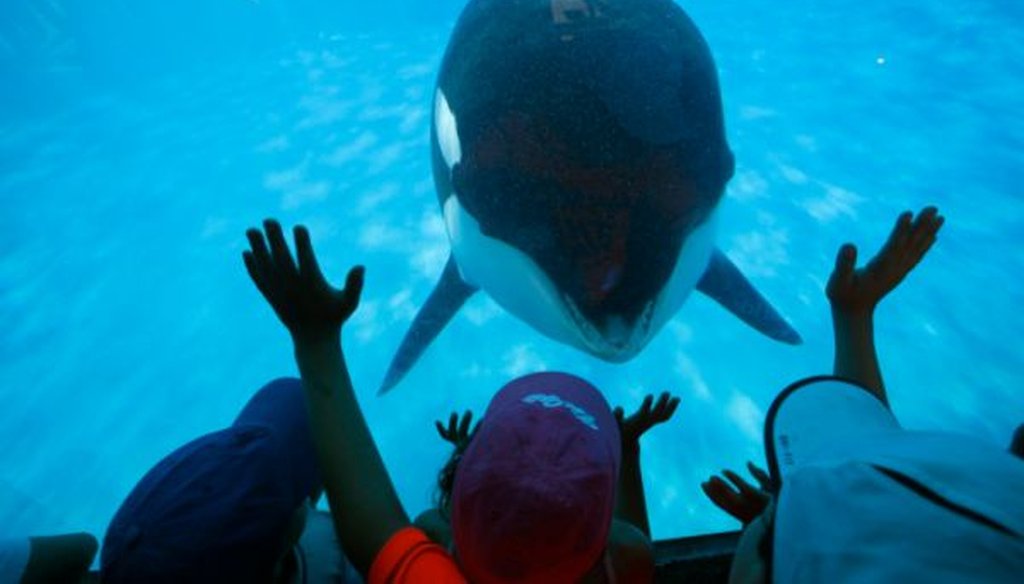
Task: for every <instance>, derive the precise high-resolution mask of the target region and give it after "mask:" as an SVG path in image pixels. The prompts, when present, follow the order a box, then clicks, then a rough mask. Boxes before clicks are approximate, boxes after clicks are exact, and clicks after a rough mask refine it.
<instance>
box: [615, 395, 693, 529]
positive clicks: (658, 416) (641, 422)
mask: <svg viewBox="0 0 1024 584" xmlns="http://www.w3.org/2000/svg"><path fill="white" fill-rule="evenodd" d="M678 407H679V398H678V397H673V396H672V395H670V394H669V393H668V392H664V393H662V394H661V395H660V396H659V397H658V401H657V402H654V396H653V395H648V396H647V397H645V398H644V401H643V403H642V404H641V405H640V409H638V410H637V411H636V412H634V413H633V415H631V416H629V417H628V418H627V417H625V414H624V413H623V411H622V408H621V407H618V408H615V411H614V414H615V419H616V420H617V421H618V422H619V433H620V435H621V437H622V468H620V469H619V483H618V486H617V488H616V491H615V493H616V496H615V518H616V519H620V520H622V521H625V522H627V523H631V524H632V525H633V526H635V527H636V528H637V529H639V530H640V531H642V532H643V533H644V535H646V536H647V539H650V538H651V526H650V521H649V520H648V517H647V500H646V498H645V497H644V482H643V474H642V473H641V471H640V437H641V436H643V435H644V433H645V432H647V431H648V430H650V429H651V428H653V427H654V426H657V425H658V424H661V423H664V422H667V421H668V420H669V419H671V418H672V416H673V415H674V414H675V413H676V408H678Z"/></svg>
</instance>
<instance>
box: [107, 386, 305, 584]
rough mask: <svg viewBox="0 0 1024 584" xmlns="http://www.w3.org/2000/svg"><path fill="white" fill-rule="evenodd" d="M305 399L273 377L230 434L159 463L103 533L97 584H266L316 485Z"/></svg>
mask: <svg viewBox="0 0 1024 584" xmlns="http://www.w3.org/2000/svg"><path fill="white" fill-rule="evenodd" d="M304 399H305V398H304V395H303V391H302V385H301V382H300V381H299V380H297V379H288V378H284V379H278V380H275V381H273V382H271V383H269V384H267V385H266V386H264V387H263V388H262V389H260V390H259V391H258V392H257V393H256V394H255V395H254V396H253V397H252V398H251V399H250V400H249V403H248V404H246V406H245V408H243V409H242V412H241V413H240V414H239V416H238V418H237V419H236V420H235V422H234V424H232V425H231V427H229V428H226V429H224V430H220V431H217V432H212V433H210V434H206V435H204V436H201V437H200V438H197V439H196V440H193V441H192V442H189V443H188V444H186V445H184V446H182V447H181V448H179V449H177V450H175V451H174V452H172V453H171V454H170V455H168V456H167V457H165V458H164V459H163V460H161V461H160V462H159V463H157V465H156V466H154V467H153V468H152V469H151V470H150V471H149V472H148V473H146V475H145V476H144V477H143V478H142V480H140V481H139V483H138V484H137V485H136V486H135V488H134V489H133V490H132V492H131V493H130V494H129V495H128V497H127V498H126V499H125V501H124V503H122V505H121V508H120V509H118V511H117V513H116V514H115V515H114V518H113V520H112V521H111V522H110V526H109V527H108V528H107V533H106V536H105V537H104V539H103V551H102V554H101V561H100V564H101V570H102V579H103V581H104V582H115V583H116V582H147V583H159V582H192V583H197V584H200V583H204V582H211V583H212V582H218V583H220V582H260V581H269V579H270V577H271V575H272V573H273V568H274V564H275V562H276V561H277V559H278V558H279V557H280V556H281V554H282V552H284V551H285V550H284V549H283V545H284V541H285V533H286V530H287V528H288V526H289V523H290V521H291V520H292V517H293V516H294V514H295V512H296V510H297V509H298V508H299V506H300V505H301V504H302V503H303V501H304V500H305V499H306V498H308V497H311V496H313V495H314V494H315V493H317V492H318V491H319V490H320V488H321V484H320V476H319V472H318V469H317V466H316V460H315V453H314V451H313V444H312V440H311V437H310V432H309V419H308V414H307V412H306V406H305V401H304Z"/></svg>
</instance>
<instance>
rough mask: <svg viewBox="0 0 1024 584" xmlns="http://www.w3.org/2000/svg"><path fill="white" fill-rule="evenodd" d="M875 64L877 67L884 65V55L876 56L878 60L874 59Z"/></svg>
mask: <svg viewBox="0 0 1024 584" xmlns="http://www.w3.org/2000/svg"><path fill="white" fill-rule="evenodd" d="M875 63H878V64H879V65H885V55H878V58H877V59H875Z"/></svg>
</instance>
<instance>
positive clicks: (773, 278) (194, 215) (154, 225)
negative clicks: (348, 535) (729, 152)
mask: <svg viewBox="0 0 1024 584" xmlns="http://www.w3.org/2000/svg"><path fill="white" fill-rule="evenodd" d="M78 4H81V3H71V2H62V1H60V0H49V1H31V0H22V1H20V2H19V1H13V2H4V3H3V5H2V6H0V106H2V110H0V324H2V328H0V525H3V526H4V527H3V530H5V531H9V532H10V533H11V534H16V533H46V532H54V531H64V530H69V531H70V530H87V531H91V532H93V533H95V534H97V535H101V534H102V533H103V531H104V530H105V528H106V524H107V522H108V520H109V518H110V517H111V515H112V513H113V512H114V510H115V509H116V508H117V506H118V504H119V503H120V501H121V499H122V498H123V497H124V496H125V495H126V494H127V493H128V491H129V490H130V489H131V487H132V486H133V485H134V483H135V481H136V480H137V479H138V478H139V477H140V476H141V475H142V474H143V473H144V472H145V471H146V470H147V469H148V468H149V467H150V466H151V465H153V464H154V463H155V462H156V461H157V460H158V459H159V458H160V457H162V456H163V455H165V454H167V453H168V452H170V451H171V450H172V449H174V448H175V447H177V446H179V445H181V444H182V443H184V442H186V441H188V440H190V439H192V438H194V437H196V436H197V435H199V434H202V433H204V432H207V431H210V430H214V429H217V428H219V427H222V426H225V425H227V424H229V423H230V421H231V420H232V418H233V417H234V415H235V413H236V412H237V411H238V409H239V407H240V406H241V405H242V404H243V403H244V402H245V400H246V399H247V397H248V395H250V393H251V392H252V391H254V390H255V389H256V388H257V387H259V386H260V385H261V384H262V383H264V382H265V381H267V380H268V379H270V378H272V377H275V376H280V375H291V374H295V372H296V371H295V366H294V363H293V360H292V354H291V350H290V345H289V341H288V338H287V335H286V334H285V332H284V330H283V329H282V328H281V326H280V325H279V324H278V323H277V321H276V320H275V318H274V315H273V313H272V311H271V310H270V309H269V308H268V307H267V306H265V305H264V301H263V300H262V298H261V297H260V296H259V294H258V293H257V292H256V290H255V289H254V288H253V286H252V285H251V283H250V282H249V281H248V278H247V276H246V273H245V270H244V267H243V265H242V262H241V258H240V255H241V251H242V250H243V248H244V244H245V240H244V236H243V234H244V230H245V229H246V228H247V227H248V226H250V225H255V224H257V222H258V221H260V220H261V219H262V218H263V217H266V216H275V217H277V218H279V219H280V220H282V222H284V223H285V224H293V223H296V222H302V223H305V224H306V225H308V226H309V227H310V230H311V232H312V235H313V240H314V244H315V245H316V247H317V250H318V253H319V255H320V257H321V260H322V263H323V265H324V271H325V273H327V274H328V275H329V276H330V277H333V278H334V279H335V280H336V281H339V282H340V279H341V278H342V277H343V276H344V273H345V270H346V269H347V267H348V266H350V265H351V264H353V263H355V262H360V263H364V264H366V265H367V268H368V274H367V287H366V290H365V293H364V297H363V302H362V307H361V308H360V310H359V312H358V314H357V315H356V316H355V317H354V319H353V321H352V322H351V324H350V325H349V326H348V327H347V329H346V333H345V343H346V347H347V353H348V357H349V363H350V366H351V369H352V375H353V378H354V380H355V383H356V387H357V390H358V392H359V395H360V400H361V403H362V405H363V408H364V412H365V414H366V416H367V419H368V421H369V424H370V427H371V428H372V430H373V432H374V436H375V437H376V439H377V441H378V443H379V445H380V447H381V450H382V453H383V456H384V459H385V461H386V462H387V465H388V467H389V469H390V470H391V472H392V475H393V477H394V480H395V482H396V485H397V487H398V491H399V493H400V495H401V497H402V499H403V501H404V503H405V505H406V507H407V509H408V510H409V512H410V513H413V514H415V513H417V512H418V511H420V510H421V509H422V508H424V507H425V506H426V505H427V504H428V502H429V498H430V495H431V493H432V489H433V484H434V480H435V477H436V472H437V470H438V468H439V467H440V465H441V464H442V462H443V461H444V459H445V457H446V449H445V444H444V443H443V442H442V441H441V440H440V439H438V438H437V437H436V434H435V432H434V430H433V427H432V422H433V420H434V419H436V418H440V417H444V416H446V415H447V414H448V412H450V411H451V410H453V409H464V408H472V409H473V410H474V411H477V412H481V411H482V410H483V408H484V407H485V405H486V403H487V401H488V399H489V397H490V395H491V394H492V393H493V391H494V390H495V389H497V388H498V387H499V386H500V385H501V384H502V383H503V382H504V381H506V380H507V379H508V378H509V377H510V376H514V375H517V374H521V373H526V372H530V371H535V370H540V369H558V370H567V371H572V372H575V373H578V374H580V375H583V376H585V377H587V378H589V379H590V380H592V381H593V382H594V383H595V384H597V385H598V386H599V387H601V388H602V389H603V390H604V391H605V393H606V394H607V396H608V397H609V399H610V401H611V402H613V403H615V404H623V405H625V406H626V408H627V409H629V408H631V407H634V406H635V405H637V404H638V403H639V401H640V400H641V398H642V396H643V395H644V394H645V393H648V392H657V391H661V390H665V389H667V390H671V391H673V392H676V393H677V394H678V395H680V396H681V397H682V400H683V401H682V406H681V407H680V410H679V412H678V413H677V414H676V417H675V419H674V420H672V422H671V423H670V424H668V425H666V426H663V427H659V428H657V429H655V430H653V431H652V432H651V434H650V435H649V436H647V437H646V438H645V443H644V450H643V468H644V477H645V482H646V489H647V497H648V505H649V509H650V513H651V515H652V526H653V530H654V535H655V536H656V537H658V538H663V537H671V536H679V535H686V534H694V533H703V532H708V531H717V530H725V529H732V528H735V527H737V525H736V523H735V522H734V521H732V520H731V519H729V518H728V517H727V516H726V515H725V514H724V513H722V512H720V511H718V510H717V509H716V508H714V507H713V506H712V505H711V504H710V503H709V502H707V501H706V500H705V499H704V498H703V495H702V494H701V492H700V489H699V483H700V482H701V481H702V480H704V479H706V478H707V476H708V475H709V473H712V472H715V471H717V470H719V469H721V468H724V467H733V468H735V467H739V466H741V465H742V464H743V463H744V462H745V461H746V460H747V459H753V460H755V461H759V460H761V459H762V454H761V452H762V449H761V443H760V432H761V423H762V419H763V414H764V411H765V409H766V408H767V405H768V404H769V403H770V401H771V398H772V397H773V395H774V393H775V392H777V391H778V390H779V389H780V388H782V387H783V386H785V385H786V384H788V383H789V382H791V381H793V380H795V379H797V378H799V377H802V376H805V375H809V374H815V373H821V372H827V371H828V370H829V369H830V367H831V333H830V329H829V321H828V309H827V304H826V302H825V299H824V295H823V291H822V289H823V285H824V281H825V279H826V277H827V275H828V273H829V270H830V268H831V263H832V260H833V257H834V252H835V250H836V248H837V247H838V246H839V245H840V244H841V243H842V242H844V241H848V240H850V241H854V242H857V243H858V244H860V245H861V248H862V257H863V256H867V254H869V253H873V252H874V250H876V249H877V247H878V246H879V245H880V244H881V242H882V241H883V240H884V238H885V235H886V234H887V233H888V230H889V229H890V226H891V223H892V221H893V220H894V219H895V217H896V215H897V214H898V213H899V212H900V211H902V210H904V209H916V208H920V207H922V206H924V205H926V204H929V203H934V204H937V205H938V206H939V207H940V208H941V210H942V212H943V213H944V214H945V215H946V216H947V217H948V220H947V224H946V226H945V227H944V229H943V231H942V233H941V234H940V238H939V242H938V243H937V245H936V246H935V248H934V249H933V250H932V252H931V253H930V256H929V257H928V258H927V259H926V260H925V261H924V263H923V264H922V265H921V266H920V268H919V269H918V270H917V271H916V272H915V273H913V274H912V275H911V276H910V277H909V278H908V280H907V282H906V283H905V284H904V286H903V287H902V288H900V289H899V290H898V291H897V292H896V293H894V294H893V296H892V297H891V298H889V299H888V300H886V301H885V303H884V304H883V306H882V308H881V309H880V312H879V314H878V323H877V333H878V345H879V352H880V354H881V360H882V366H883V369H884V375H885V378H886V380H887V383H888V386H889V389H890V393H891V398H892V403H893V407H894V409H895V411H896V412H897V414H898V415H899V417H900V418H901V419H902V420H903V422H904V424H905V425H906V426H908V427H912V428H926V429H947V430H951V431H956V432H963V433H969V434H973V435H976V436H979V437H981V438H983V439H985V440H989V441H991V442H992V443H994V444H999V445H1005V444H1006V443H1007V442H1008V440H1009V436H1010V433H1011V431H1012V429H1013V427H1015V426H1016V424H1018V423H1020V422H1022V421H1024V390H1022V387H1024V350H1022V348H1021V347H1022V344H1021V343H1020V334H1021V331H1024V313H1022V311H1021V310H1020V308H1019V307H1021V306H1022V305H1024V279H1022V278H1021V274H1022V273H1024V247H1022V246H1021V241H1022V240H1024V202H1022V199H1021V196H1020V193H1019V192H1017V188H1018V187H1019V184H1020V182H1021V176H1022V175H1021V171H1020V166H1019V165H1020V160H1021V156H1022V154H1024V117H1022V116H1021V115H1020V109H1019V101H1020V96H1021V95H1024V65H1022V63H1024V32H1022V31H1024V27H1022V26H1021V24H1022V12H1021V10H1020V9H1019V8H1016V7H1014V6H1015V5H1014V4H1013V3H1008V2H1002V1H999V0H950V1H947V2H943V3H920V2H916V1H915V2H910V1H897V2H881V1H878V0H861V1H859V2H852V1H844V2H833V3H829V4H830V5H829V7H827V8H822V7H821V6H820V4H821V3H820V2H812V1H810V0H806V1H795V2H789V3H785V4H786V6H785V7H778V6H773V7H771V8H766V7H765V5H764V4H763V3H754V2H733V3H731V5H729V6H724V5H723V4H726V3H722V2H710V1H703V0H701V1H697V0H694V1H689V2H684V3H682V5H683V6H684V8H685V9H686V10H687V11H688V12H689V13H690V14H691V16H692V17H693V18H694V20H695V21H696V22H697V23H698V25H699V26H700V27H701V28H702V30H703V31H704V33H705V35H706V37H707V38H708V40H709V42H710V44H711V46H712V49H713V51H714V54H715V57H716V59H717V61H718V65H719V68H720V72H721V80H722V88H723V94H724V97H725V106H726V110H725V111H726V119H727V126H728V134H729V137H730V141H731V144H732V147H733V149H734V150H735V152H736V156H737V161H738V168H737V175H736V178H735V179H734V180H733V181H732V183H731V184H730V186H729V190H728V196H727V198H726V199H725V201H724V203H723V207H722V220H721V230H720V234H719V238H718V241H719V244H720V246H721V247H722V248H723V249H724V250H725V251H726V252H727V253H728V255H729V256H730V257H732V258H733V259H734V261H735V262H736V263H737V264H738V265H739V266H740V267H741V268H742V269H743V271H744V272H745V273H746V274H747V275H748V276H749V277H750V279H751V280H752V281H753V282H754V283H755V285H756V286H757V287H758V288H759V289H760V290H761V291H762V292H763V293H764V294H765V295H766V296H767V297H768V298H769V299H771V301H772V302H773V304H774V305H775V306H776V307H777V308H778V309H779V310H780V311H781V312H782V313H783V314H784V315H786V317H787V318H789V319H790V321H791V322H792V323H793V324H794V325H795V327H796V328H797V329H798V330H799V331H800V332H801V334H802V335H803V337H804V339H805V341H806V342H805V344H804V345H803V346H801V347H797V348H794V347H788V346H784V345H780V344H776V343H774V342H771V341H769V340H767V339H765V338H763V337H761V336H759V335H758V334H757V333H755V332H753V331H752V330H750V329H749V328H747V327H746V326H745V325H743V324H742V323H741V322H739V321H738V320H737V319H735V318H734V317H732V316H731V315H730V314H728V313H726V312H725V311H724V310H722V309H721V308H720V307H718V306H717V305H715V304H713V303H711V302H709V301H708V300H706V299H705V298H703V297H700V296H699V295H695V296H693V297H691V299H690V300H689V301H688V302H687V304H686V305H685V306H684V308H683V309H682V311H681V312H680V313H679V314H678V316H677V317H676V318H675V320H673V321H672V322H671V323H669V325H668V326H667V327H666V328H665V330H664V331H663V332H662V333H661V334H660V335H659V336H658V337H657V338H656V339H655V341H654V342H652V343H651V344H650V345H649V347H648V348H647V349H646V350H645V351H644V352H643V353H642V354H641V355H640V356H639V357H637V358H636V359H634V360H632V361H631V362H629V363H626V364H624V365H609V364H605V363H602V362H599V361H596V360H594V359H593V358H591V357H588V356H586V355H583V354H581V353H579V352H577V351H575V350H573V349H570V348H567V347H564V346H561V345H557V344H555V343H553V342H551V341H549V340H547V339H546V338H544V337H542V336H540V335H539V334H538V333H536V332H534V331H533V330H532V329H530V328H528V327H527V326H525V325H524V324H522V323H520V322H519V321H517V320H515V319H514V318H513V317H510V316H509V315H507V314H506V313H504V312H503V311H502V310H501V309H500V308H498V307H497V306H496V305H495V304H494V303H493V302H491V301H490V300H488V299H487V298H486V297H485V296H483V295H478V296H477V297H476V298H474V299H473V300H472V301H471V302H470V303H469V305H468V307H467V308H466V309H464V310H463V312H462V313H461V314H460V316H459V317H458V318H457V319H456V320H455V321H453V322H452V323H451V325H450V326H449V327H448V328H447V329H446V330H445V331H444V333H443V334H442V335H441V337H440V338H439V339H438V340H437V342H436V343H435V344H434V345H433V347H432V348H431V349H430V351H429V352H428V353H427V354H426V355H425V356H424V358H423V359H422V361H421V362H420V363H419V365H418V366H417V367H416V368H415V369H414V370H413V372H412V374H411V375H410V376H409V377H408V378H407V379H406V380H405V381H404V382H403V383H402V384H401V385H400V386H399V387H398V388H397V389H396V390H395V392H394V393H393V394H391V395H389V396H387V397H385V398H377V397H375V395H374V391H375V389H376V387H377V385H378V384H379V382H380V380H381V379H382V377H383V374H384V371H385V370H386V368H387V365H388V363H389V361H390V359H391V356H392V353H393V352H394V350H395V348H396V347H397V345H398V343H399V341H400V339H401V337H402V335H403V334H404V333H405V331H406V329H407V327H408V325H409V323H410V320H411V318H412V316H413V315H414V314H415V311H416V309H417V307H418V306H419V305H420V303H422V302H423V300H424V299H425V298H426V296H427V294H428V293H429V292H430V290H431V288H432V286H433V285H434V282H435V281H436V279H437V277H438V276H439V274H440V271H441V268H442V266H443V263H444V260H445V258H446V255H447V250H448V248H447V239H446V235H445V232H444V227H443V224H442V222H441V221H440V213H439V210H438V208H437V203H436V198H435V196H434V193H433V185H432V182H431V179H430V168H429V166H428V151H427V150H428V141H427V137H428V127H429V125H428V124H429V117H428V115H427V114H428V111H429V106H430V98H431V95H432V82H433V79H434V75H435V73H436V70H437V67H438V65H439V62H440V57H441V54H442V51H443V48H444V44H445V42H446V38H447V33H448V31H449V30H450V28H451V26H452V24H453V23H454V18H455V16H456V14H457V12H458V9H459V4H458V3H457V2H443V3H438V2H426V1H423V2H411V0H406V2H404V3H403V2H398V1H380V2H375V3H373V6H372V7H368V8H365V7H360V8H353V7H350V6H348V5H347V3H339V2H327V1H321V2H313V1H306V2H284V1H283V0H273V1H272V0H261V1H260V2H255V1H252V2H247V1H244V0H237V2H234V1H228V0H224V1H222V2H215V3H201V2H198V1H197V0H196V1H188V2H179V3H173V4H171V5H164V4H165V3H151V4H152V5H148V6H146V5H143V6H140V5H139V4H140V3H135V2H128V1H127V0H121V1H111V2H106V3H103V8H97V9H91V8H90V9H86V8H83V7H81V6H78ZM208 4H209V5H210V6H208Z"/></svg>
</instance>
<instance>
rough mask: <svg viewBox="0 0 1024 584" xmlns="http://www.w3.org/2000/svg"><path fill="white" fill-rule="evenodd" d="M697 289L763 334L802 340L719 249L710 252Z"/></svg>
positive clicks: (781, 339)
mask: <svg viewBox="0 0 1024 584" xmlns="http://www.w3.org/2000/svg"><path fill="white" fill-rule="evenodd" d="M697 289H698V290H700V291H701V292H703V293H704V294H705V295H707V296H708V297H710V298H711V299H712V300H714V301H715V302H717V303H719V304H721V305H722V306H723V307H724V308H725V309H726V310H728V311H729V312H731V313H733V314H735V315H736V316H738V317H740V319H741V320H743V322H745V323H747V324H749V325H750V326H752V327H754V328H755V329H757V330H759V331H761V332H762V333H764V334H765V335H767V336H769V337H771V338H773V339H775V340H777V341H782V342H784V343H789V344H790V345H799V344H800V343H802V342H803V339H801V338H800V334H799V333H797V332H796V331H795V330H793V327H791V326H789V323H787V322H786V321H785V319H783V318H782V316H780V315H779V313H778V312H776V311H775V309H774V308H772V305H771V304H769V303H768V301H767V300H765V299H764V297H763V296H761V294H760V293H759V292H758V291H757V290H755V289H754V286H753V285H752V284H751V283H750V281H748V280H747V278H746V277H745V276H744V275H743V274H742V273H741V272H740V270H739V268H737V267H736V265H735V264H733V263H732V261H731V260H729V258H728V257H726V255H725V254H724V253H722V252H721V251H720V250H717V249H716V250H715V252H714V253H713V254H712V255H711V261H710V262H708V267H707V269H706V270H705V271H704V275H703V276H701V278H700V281H699V282H697Z"/></svg>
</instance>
